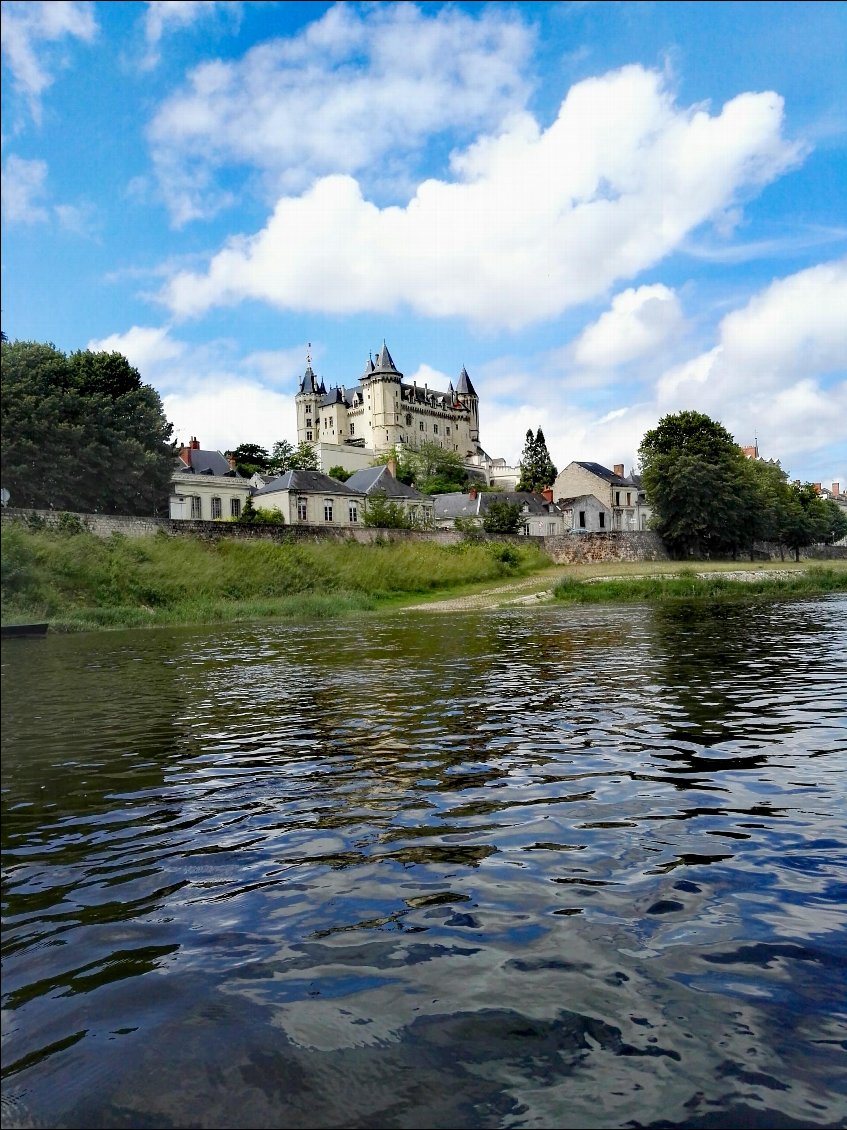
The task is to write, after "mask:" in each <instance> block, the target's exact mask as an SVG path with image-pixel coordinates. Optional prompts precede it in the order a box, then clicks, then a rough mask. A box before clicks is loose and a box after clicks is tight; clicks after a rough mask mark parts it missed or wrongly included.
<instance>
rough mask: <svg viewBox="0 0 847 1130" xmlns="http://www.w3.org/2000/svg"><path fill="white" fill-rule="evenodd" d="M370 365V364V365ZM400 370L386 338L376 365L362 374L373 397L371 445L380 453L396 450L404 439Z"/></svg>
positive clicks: (364, 389) (366, 393)
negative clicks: (401, 432)
mask: <svg viewBox="0 0 847 1130" xmlns="http://www.w3.org/2000/svg"><path fill="white" fill-rule="evenodd" d="M369 368H370V366H369ZM402 379H403V374H402V373H401V372H400V371H399V369H398V368H397V366H396V365H395V364H394V361H393V360H392V357H391V354H390V353H389V352H388V346H387V345H386V344H385V342H384V341H383V343H382V349H380V351H379V353H378V354H377V358H376V362H375V363H374V364H373V367H372V368H371V369H370V371H368V370H367V369H366V370H365V373H364V374H363V375H362V392H363V394H364V396H365V398H366V403H367V398H368V397H370V403H369V408H370V413H369V416H370V425H371V446H372V447H373V449H374V451H376V452H377V454H382V453H383V452H385V451H391V450H393V448H394V446H395V444H397V443H398V442H399V440H400V430H401V429H400V383H401V381H402Z"/></svg>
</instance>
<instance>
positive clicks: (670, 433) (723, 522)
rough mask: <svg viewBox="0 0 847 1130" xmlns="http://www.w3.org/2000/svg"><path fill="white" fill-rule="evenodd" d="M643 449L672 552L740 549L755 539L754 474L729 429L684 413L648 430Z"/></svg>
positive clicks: (657, 517) (656, 515)
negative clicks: (752, 521) (752, 534)
mask: <svg viewBox="0 0 847 1130" xmlns="http://www.w3.org/2000/svg"><path fill="white" fill-rule="evenodd" d="M639 453H640V456H641V465H642V482H643V485H644V489H645V490H646V492H647V497H648V499H649V500H650V503H651V504H652V506H653V521H654V525H655V528H656V530H657V532H658V533H659V534H660V536H661V537H662V539H663V540H664V542H665V544H666V545H667V546H668V548H669V549H670V551H671V552H672V553H674V554H676V555H677V556H679V557H705V556H711V555H714V554H734V553H735V552H737V550H738V549H740V548H741V547H742V546H744V545H745V544H747V543H749V517H750V512H751V504H752V492H751V488H750V475H749V472H748V469H747V467H746V463H747V461H746V460H745V457H744V455H743V453H742V451H741V449H740V448H739V447H738V446H737V444H736V443H735V441H734V439H733V438H732V436H731V435H730V434H729V432H728V431H727V430H726V428H724V427H723V426H722V425H721V424H718V423H716V422H715V421H714V420H712V419H710V418H709V417H708V416H705V415H703V413H701V412H690V411H686V412H678V413H677V414H676V415H671V416H665V417H663V418H662V419H661V420H660V421H659V424H658V427H656V428H654V429H653V430H652V431H649V432H647V434H646V435H645V436H644V439H643V440H642V442H641V448H640V452H639Z"/></svg>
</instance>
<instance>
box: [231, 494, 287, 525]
mask: <svg viewBox="0 0 847 1130" xmlns="http://www.w3.org/2000/svg"><path fill="white" fill-rule="evenodd" d="M237 521H238V522H240V523H241V525H243V526H256V525H262V526H283V525H285V518H284V517H283V513H282V511H281V510H279V509H277V508H276V507H274V509H273V510H267V509H264V510H263V509H262V508H261V507H259V506H254V505H253V499H252V497H250V498H248V499H247V501H246V502H245V503H244V507H243V508H242V511H241V514H240V516H239V517H238V519H237Z"/></svg>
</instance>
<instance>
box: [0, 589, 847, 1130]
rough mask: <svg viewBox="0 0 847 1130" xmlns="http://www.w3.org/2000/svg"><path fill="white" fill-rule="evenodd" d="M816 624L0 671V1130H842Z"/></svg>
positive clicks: (379, 619)
mask: <svg viewBox="0 0 847 1130" xmlns="http://www.w3.org/2000/svg"><path fill="white" fill-rule="evenodd" d="M845 659H847V600H845V598H844V597H840V596H833V597H825V598H822V599H820V600H794V601H774V602H765V603H754V602H750V603H746V602H745V603H744V604H742V605H728V606H727V605H725V606H715V607H709V606H705V607H704V606H696V607H695V606H683V607H674V608H668V607H658V608H651V607H647V606H644V607H624V606H593V607H587V608H580V607H572V606H568V607H560V606H555V605H550V606H541V607H532V608H521V607H511V608H501V609H490V610H481V611H471V612H464V613H457V614H454V615H450V616H447V615H444V614H440V615H439V614H436V613H426V612H405V613H404V612H398V613H395V614H393V615H392V616H388V615H380V616H374V617H370V616H368V617H364V618H353V619H342V620H339V621H338V622H333V621H321V622H317V623H313V624H307V625H304V624H292V623H261V624H252V625H237V626H234V627H233V626H227V627H226V628H202V629H180V630H173V629H167V630H165V629H157V630H148V631H135V632H114V633H101V634H86V635H77V636H47V637H46V638H44V639H20V640H6V641H4V642H3V645H2V672H3V675H2V709H3V726H2V804H3V810H2V853H3V933H2V953H3V959H2V960H3V983H2V990H3V1044H2V1048H3V1094H2V1102H3V1126H4V1127H18V1126H20V1127H24V1126H28V1127H54V1128H64V1127H92V1128H97V1127H160V1128H165V1127H201V1128H205V1127H227V1128H238V1127H245V1128H246V1127H250V1128H254V1127H255V1128H260V1127H275V1128H282V1127H299V1128H318V1127H369V1128H373V1130H379V1128H383V1127H384V1128H394V1127H396V1128H412V1127H420V1128H434V1127H453V1128H457V1130H458V1128H461V1127H483V1128H484V1127H527V1128H547V1127H563V1128H566V1127H573V1128H577V1127H579V1128H584V1130H588V1128H593V1127H599V1128H607V1127H645V1126H652V1127H692V1128H694V1127H702V1128H720V1127H727V1128H729V1127H761V1128H765V1127H767V1128H780V1127H843V1126H845V1124H847V1054H845V1053H846V1052H847V907H846V906H845V903H846V902H847V900H846V899H845V894H847V872H846V869H845V847H847V827H846V826H845V813H847V663H845Z"/></svg>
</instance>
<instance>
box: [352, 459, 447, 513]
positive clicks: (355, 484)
mask: <svg viewBox="0 0 847 1130" xmlns="http://www.w3.org/2000/svg"><path fill="white" fill-rule="evenodd" d="M345 486H348V487H350V488H351V489H352V490H356V491H361V492H362V494H364V495H365V497H366V498H374V497H375V496H381V497H383V498H384V499H385V500H386V501H387V502H396V503H398V504H399V505H400V506H402V507H403V509H404V510H405V511H406V514H407V515H408V517H409V518H410V519H411V520H412V522H413V523H414V524H415V525H416V526H432V525H433V496H432V495H430V494H421V492H420V491H419V490H416V489H415V487H412V486H408V485H407V484H406V483H401V482H400V480H399V479H397V478H395V476H394V471H393V469H392V465H391V463H388V464H382V465H380V466H378V467H364V468H362V470H361V471H355V472H354V473H353V474H352V475H351V476H350V478H349V479H348V480H347V482H346V483H345Z"/></svg>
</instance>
